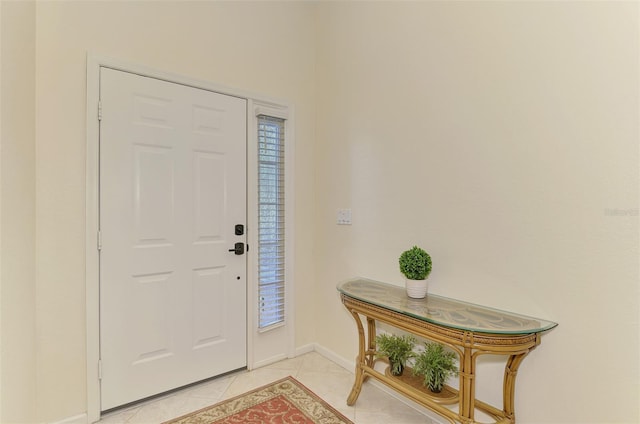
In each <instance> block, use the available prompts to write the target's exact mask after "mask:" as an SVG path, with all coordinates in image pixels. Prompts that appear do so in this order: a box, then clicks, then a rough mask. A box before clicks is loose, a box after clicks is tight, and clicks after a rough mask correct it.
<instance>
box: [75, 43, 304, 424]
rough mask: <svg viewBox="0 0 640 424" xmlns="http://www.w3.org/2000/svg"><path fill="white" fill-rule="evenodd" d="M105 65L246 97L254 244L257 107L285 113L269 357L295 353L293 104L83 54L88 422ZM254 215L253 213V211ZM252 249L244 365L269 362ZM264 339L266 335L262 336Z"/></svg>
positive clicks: (96, 315) (96, 375) (93, 384)
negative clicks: (279, 289)
mask: <svg viewBox="0 0 640 424" xmlns="http://www.w3.org/2000/svg"><path fill="white" fill-rule="evenodd" d="M102 67H106V68H111V69H115V70H119V71H124V72H129V73H132V74H137V75H140V76H145V77H151V78H156V79H160V80H164V81H167V82H172V83H176V84H181V85H185V86H190V87H194V88H199V89H204V90H208V91H213V92H217V93H220V94H225V95H229V96H233V97H239V98H243V99H246V100H247V243H248V244H249V246H257V245H258V244H257V243H258V238H257V231H252V229H253V228H255V223H256V222H257V214H256V213H254V214H250V213H249V211H257V197H256V196H255V193H257V156H258V155H257V145H258V144H257V142H255V143H252V142H251V141H252V140H254V139H255V135H256V131H255V127H256V126H257V120H256V111H257V110H260V111H261V112H265V111H266V112H268V113H272V114H274V116H280V117H286V118H287V121H286V134H287V135H286V137H287V138H286V141H287V143H286V145H285V169H286V171H285V196H286V197H285V199H286V200H285V214H286V216H287V222H286V224H285V234H286V236H285V237H286V238H285V255H286V256H287V258H288V259H289V260H288V261H287V267H286V269H285V280H286V281H287V286H286V288H285V326H284V327H285V328H284V330H285V331H284V337H285V339H286V346H285V350H286V352H283V353H281V354H280V355H278V356H277V357H274V358H273V360H277V359H281V358H284V357H293V356H295V340H294V336H295V331H294V330H295V329H294V322H295V320H294V308H293V299H294V279H293V276H294V269H293V250H294V246H293V240H294V233H293V231H294V226H293V222H294V219H295V217H294V207H293V206H294V204H295V203H294V183H293V182H294V166H293V164H294V162H293V161H294V143H295V142H294V140H295V138H294V125H293V122H294V120H293V118H294V108H293V105H292V104H290V103H288V102H286V101H283V100H280V99H275V98H271V97H267V96H263V95H260V94H256V93H251V92H248V91H244V90H239V89H235V88H230V87H224V86H221V85H218V84H215V83H212V82H209V81H202V80H197V79H194V78H190V77H185V76H182V75H176V74H172V73H168V72H164V71H159V70H157V69H153V68H149V67H146V66H143V65H138V64H133V63H129V62H125V61H121V60H118V59H114V58H110V57H105V56H100V55H96V54H92V53H88V54H87V106H86V110H87V115H86V125H87V143H86V170H85V172H86V186H85V192H86V200H85V201H86V204H85V208H86V210H85V216H86V244H85V287H86V338H87V339H86V360H87V362H86V364H87V368H86V369H87V419H88V422H89V423H93V422H96V421H98V420H99V419H100V412H101V406H100V256H99V252H98V243H99V240H98V230H99V228H100V227H99V212H100V203H99V198H100V196H99V194H100V192H99V190H100V174H99V171H100V165H99V164H100V147H99V142H100V125H99V121H98V115H99V113H100V112H99V106H98V104H99V99H100V68H102ZM254 215H255V216H254ZM255 252H256V249H250V250H249V252H247V268H248V270H247V332H246V334H247V368H248V369H252V368H254V367H256V366H261V365H265V364H267V363H270V362H273V360H270V359H264V358H261V359H256V352H257V351H258V350H259V349H260V343H264V342H265V335H264V334H260V333H259V331H258V328H257V315H258V314H257V308H258V307H257V304H258V302H257V298H258V294H257V293H258V284H257V279H256V272H255V267H256V263H257V260H256V259H257V258H256V256H257V255H255ZM267 339H268V337H267Z"/></svg>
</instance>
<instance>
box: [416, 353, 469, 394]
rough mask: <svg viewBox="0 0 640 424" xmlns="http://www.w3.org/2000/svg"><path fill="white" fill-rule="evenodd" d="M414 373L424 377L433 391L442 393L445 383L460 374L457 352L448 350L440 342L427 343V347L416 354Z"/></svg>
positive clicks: (426, 383)
mask: <svg viewBox="0 0 640 424" xmlns="http://www.w3.org/2000/svg"><path fill="white" fill-rule="evenodd" d="M413 375H420V376H422V377H424V385H425V386H427V387H428V388H429V390H431V391H432V392H433V393H440V392H441V391H442V388H443V387H444V383H445V382H446V381H447V380H448V379H449V378H450V377H453V376H456V375H458V367H457V366H456V354H455V353H453V352H451V351H446V350H445V349H444V346H443V345H441V344H440V343H425V349H424V351H423V352H421V353H420V354H418V355H416V357H415V363H414V364H413Z"/></svg>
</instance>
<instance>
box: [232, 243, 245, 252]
mask: <svg viewBox="0 0 640 424" xmlns="http://www.w3.org/2000/svg"><path fill="white" fill-rule="evenodd" d="M229 252H234V253H235V254H236V255H242V254H244V243H240V242H238V243H236V244H235V245H234V247H233V249H229Z"/></svg>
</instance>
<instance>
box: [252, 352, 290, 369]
mask: <svg viewBox="0 0 640 424" xmlns="http://www.w3.org/2000/svg"><path fill="white" fill-rule="evenodd" d="M285 359H287V355H284V354H282V355H276V356H272V357H271V358H267V359H263V360H262V361H257V362H256V363H254V364H253V368H254V369H256V368H262V367H266V366H267V365H271V364H275V363H276V362H280V361H283V360H285Z"/></svg>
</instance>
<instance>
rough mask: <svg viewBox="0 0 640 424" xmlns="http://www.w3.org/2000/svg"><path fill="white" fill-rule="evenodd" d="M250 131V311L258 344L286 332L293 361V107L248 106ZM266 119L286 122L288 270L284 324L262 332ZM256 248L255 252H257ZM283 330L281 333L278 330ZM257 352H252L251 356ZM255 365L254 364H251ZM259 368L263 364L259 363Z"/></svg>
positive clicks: (248, 164) (248, 163)
mask: <svg viewBox="0 0 640 424" xmlns="http://www.w3.org/2000/svg"><path fill="white" fill-rule="evenodd" d="M248 107H249V113H248V115H247V116H248V120H249V122H248V130H249V137H248V140H249V143H254V146H255V147H254V148H249V149H247V151H248V155H249V157H248V160H247V181H248V182H249V183H248V191H247V196H248V197H249V198H248V200H247V207H248V209H249V210H248V214H247V216H248V219H249V220H250V222H248V224H249V228H248V229H247V236H248V240H249V243H250V244H249V246H250V260H249V261H248V263H247V266H248V267H249V269H248V275H251V279H252V280H253V281H254V284H253V287H252V290H251V295H250V296H249V298H248V302H249V305H248V309H249V310H250V311H251V312H250V314H253V324H252V325H253V328H254V330H255V334H257V337H256V338H255V340H254V341H255V342H256V343H262V342H261V340H264V337H265V336H266V335H267V334H269V333H276V332H278V331H282V332H283V333H284V337H285V339H286V349H285V350H286V352H284V354H285V357H291V356H293V355H294V353H295V343H294V330H293V322H294V318H295V317H294V310H295V308H294V307H293V299H294V286H295V283H294V264H295V259H294V242H293V240H294V225H293V223H294V219H295V216H294V204H295V201H294V172H295V169H294V139H295V137H294V125H293V121H294V116H293V115H294V111H293V107H292V106H290V105H287V104H284V103H275V102H273V103H271V102H264V101H257V100H253V101H250V102H249V104H248ZM259 115H265V116H270V117H274V118H280V119H284V196H285V197H284V199H285V200H284V216H285V225H284V234H285V241H284V251H285V267H284V273H285V275H284V281H285V284H284V301H285V306H284V321H283V322H279V323H276V324H273V325H270V326H267V327H264V328H260V313H259V308H260V305H259V301H260V298H259V283H260V280H259V275H258V270H259V268H258V267H259V264H258V235H259V234H258V228H259V227H258V212H259V209H258V116H259ZM253 246H255V249H254V248H253ZM278 329H280V330H278ZM254 350H255V349H249V351H250V352H252V351H254ZM250 362H251V361H250ZM256 364H257V365H258V364H259V361H258V362H257V363H256Z"/></svg>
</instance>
